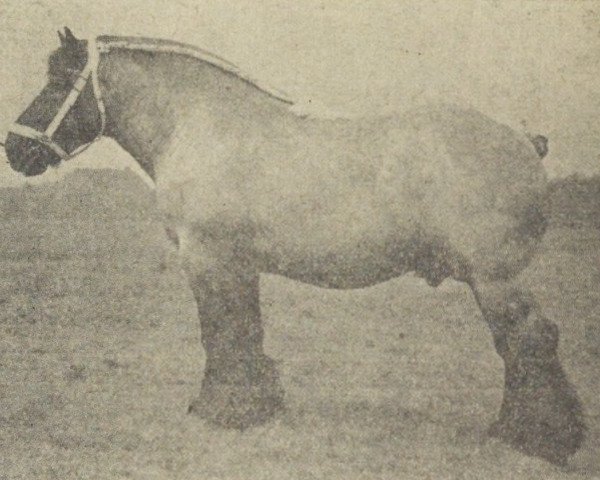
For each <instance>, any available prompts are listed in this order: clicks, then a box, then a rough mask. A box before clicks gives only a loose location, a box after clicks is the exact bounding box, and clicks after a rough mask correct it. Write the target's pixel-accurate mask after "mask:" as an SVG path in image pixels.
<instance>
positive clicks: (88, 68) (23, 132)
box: [8, 39, 106, 160]
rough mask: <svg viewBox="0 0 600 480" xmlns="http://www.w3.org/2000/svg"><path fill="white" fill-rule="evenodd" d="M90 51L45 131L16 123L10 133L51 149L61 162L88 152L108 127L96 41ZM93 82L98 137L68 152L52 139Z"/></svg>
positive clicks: (89, 47) (91, 42)
mask: <svg viewBox="0 0 600 480" xmlns="http://www.w3.org/2000/svg"><path fill="white" fill-rule="evenodd" d="M87 50H88V52H87V53H88V58H87V63H86V65H85V67H84V68H83V70H82V71H81V73H80V74H79V75H78V76H77V80H76V81H75V83H74V84H73V87H72V88H71V91H70V92H69V94H68V95H67V97H66V98H65V100H64V101H63V103H62V105H61V106H60V108H59V109H58V112H56V115H55V116H54V118H53V119H52V121H51V122H50V124H49V125H48V127H47V128H46V130H45V131H43V132H40V131H39V130H36V129H35V128H32V127H29V126H27V125H22V124H20V123H14V124H13V125H12V126H11V127H10V128H9V130H8V131H9V132H10V133H14V134H16V135H20V136H21V137H26V138H30V139H32V140H35V141H37V142H39V143H41V144H42V145H44V146H46V147H48V148H50V149H51V150H52V151H53V152H54V153H55V154H56V155H58V156H59V157H60V158H61V160H68V159H69V158H72V157H74V156H75V155H78V154H80V153H81V152H83V151H84V150H86V149H87V148H88V147H89V146H90V145H91V144H92V143H94V142H96V141H97V140H99V139H100V137H102V135H103V134H104V128H105V126H106V112H105V110H104V102H103V101H102V94H101V92H100V84H99V83H98V64H99V63H100V49H99V48H98V45H97V44H96V40H95V39H93V40H89V41H88V45H87ZM90 79H91V80H92V88H93V91H94V97H95V98H96V104H97V106H98V112H100V131H99V132H98V134H97V135H96V137H95V138H94V139H93V140H92V141H91V142H88V143H84V144H83V145H80V146H79V147H77V148H76V149H75V150H73V151H72V152H66V151H65V150H64V149H63V148H62V147H61V146H60V145H59V144H58V143H56V142H55V141H54V140H53V139H52V137H53V136H54V134H55V133H56V131H57V130H58V128H59V127H60V125H61V124H62V122H63V120H64V118H65V117H66V116H67V114H68V113H69V111H70V110H71V108H73V105H75V102H76V101H77V99H78V98H79V96H80V95H81V92H83V90H84V89H85V87H86V85H87V83H88V81H89V80H90Z"/></svg>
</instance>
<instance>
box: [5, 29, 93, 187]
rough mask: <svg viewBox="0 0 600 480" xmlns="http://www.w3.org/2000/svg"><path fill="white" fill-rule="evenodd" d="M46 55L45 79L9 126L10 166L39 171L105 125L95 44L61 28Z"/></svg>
mask: <svg viewBox="0 0 600 480" xmlns="http://www.w3.org/2000/svg"><path fill="white" fill-rule="evenodd" d="M58 35H59V38H60V48H58V49H57V50H55V51H54V52H53V53H52V54H51V55H50V58H49V60H48V82H47V84H46V86H45V87H44V88H43V90H42V91H41V92H40V93H39V94H38V96H37V97H36V98H35V99H34V100H33V102H32V103H31V104H30V105H29V106H28V107H27V109H26V110H25V111H24V112H23V113H22V114H21V115H20V116H19V118H18V119H17V121H16V122H15V123H14V124H13V125H12V126H11V127H10V129H9V133H8V136H7V138H6V142H5V150H6V155H7V157H8V160H9V162H10V165H11V167H12V168H13V169H14V170H16V171H18V172H21V173H23V174H25V175H27V176H31V175H39V174H41V173H43V172H45V171H46V169H47V168H48V166H56V165H58V164H59V163H60V162H61V160H66V159H68V158H71V157H73V156H74V155H76V154H78V153H79V152H81V151H82V150H83V149H84V148H86V147H87V146H88V145H89V144H91V143H92V142H93V141H95V140H96V139H98V138H99V137H100V136H101V135H102V134H103V130H104V123H105V119H104V107H103V104H102V100H101V97H100V90H99V87H98V80H97V71H96V69H97V66H98V55H99V54H98V51H97V49H96V47H95V44H93V42H92V44H91V45H90V44H89V43H88V42H87V41H85V40H79V39H77V38H76V37H75V36H74V35H73V33H72V32H71V30H69V29H68V28H66V27H65V31H64V33H62V32H58Z"/></svg>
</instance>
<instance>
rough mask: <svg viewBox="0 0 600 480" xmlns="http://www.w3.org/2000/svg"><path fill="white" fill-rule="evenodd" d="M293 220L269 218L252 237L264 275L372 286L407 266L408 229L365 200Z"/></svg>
mask: <svg viewBox="0 0 600 480" xmlns="http://www.w3.org/2000/svg"><path fill="white" fill-rule="evenodd" d="M293 218H294V219H293V220H292V221H277V218H275V219H274V220H275V221H273V222H271V223H270V225H269V226H268V227H267V228H265V229H261V231H262V234H261V233H259V235H258V236H257V239H256V248H257V251H258V252H259V256H260V258H261V259H262V265H263V270H264V271H265V273H274V274H279V275H283V276H286V277H288V278H291V279H295V280H300V281H302V282H305V283H309V284H313V285H318V286H321V287H326V288H340V289H341V288H362V287H366V286H370V285H374V284H377V283H380V282H383V281H385V280H389V279H390V278H393V277H396V276H398V275H400V274H402V273H405V272H407V271H408V270H410V267H411V265H410V262H409V259H410V258H411V255H410V254H409V253H410V250H411V248H412V245H413V243H414V242H413V241H412V240H411V235H410V233H409V232H408V231H403V230H402V229H401V228H399V227H398V226H397V225H394V224H393V223H392V222H391V221H390V219H389V217H387V216H386V215H385V213H384V211H382V210H381V209H377V208H375V207H374V206H373V205H370V202H368V201H360V200H354V201H351V200H348V201H347V202H343V206H340V207H339V208H338V209H336V210H334V211H330V212H327V213H322V214H318V215H315V214H314V212H313V214H309V213H308V212H306V214H304V215H298V216H294V217H293ZM279 220H281V219H279Z"/></svg>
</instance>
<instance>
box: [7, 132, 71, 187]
mask: <svg viewBox="0 0 600 480" xmlns="http://www.w3.org/2000/svg"><path fill="white" fill-rule="evenodd" d="M4 149H5V151H6V156H7V158H8V162H9V163H10V166H11V168H12V169H13V170H15V171H17V172H20V173H22V174H24V175H25V176H28V177H31V176H34V175H40V174H42V173H44V172H45V171H46V170H47V168H48V167H49V166H53V165H57V164H58V163H60V160H61V158H60V156H59V155H58V154H57V153H56V152H54V151H53V150H52V148H50V147H48V146H47V145H44V144H43V143H40V142H38V141H36V140H33V139H30V138H26V137H22V136H21V135H18V134H15V133H10V132H9V134H8V136H7V137H6V142H5V145H4Z"/></svg>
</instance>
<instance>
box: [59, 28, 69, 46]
mask: <svg viewBox="0 0 600 480" xmlns="http://www.w3.org/2000/svg"><path fill="white" fill-rule="evenodd" d="M57 33H58V38H59V39H60V46H61V47H64V46H65V44H66V43H67V39H66V38H65V36H64V35H63V33H62V32H61V31H60V30H59V31H58V32H57Z"/></svg>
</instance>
